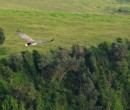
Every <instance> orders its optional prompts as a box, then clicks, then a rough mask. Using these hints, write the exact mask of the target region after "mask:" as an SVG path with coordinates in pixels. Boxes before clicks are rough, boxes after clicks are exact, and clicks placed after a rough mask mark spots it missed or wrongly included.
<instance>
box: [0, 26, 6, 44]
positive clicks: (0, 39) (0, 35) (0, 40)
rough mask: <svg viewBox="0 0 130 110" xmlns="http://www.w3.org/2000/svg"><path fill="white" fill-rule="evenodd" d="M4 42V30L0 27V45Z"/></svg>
mask: <svg viewBox="0 0 130 110" xmlns="http://www.w3.org/2000/svg"><path fill="white" fill-rule="evenodd" d="M4 41H5V35H4V30H3V29H2V28H1V27H0V44H1V45H2V44H3V43H4Z"/></svg>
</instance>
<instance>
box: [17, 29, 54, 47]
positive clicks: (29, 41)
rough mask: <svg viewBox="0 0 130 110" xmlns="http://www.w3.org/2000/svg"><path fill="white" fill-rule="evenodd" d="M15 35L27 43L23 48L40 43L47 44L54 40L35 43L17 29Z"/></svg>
mask: <svg viewBox="0 0 130 110" xmlns="http://www.w3.org/2000/svg"><path fill="white" fill-rule="evenodd" d="M16 33H17V34H18V35H19V36H20V37H21V38H23V39H24V40H26V41H27V43H26V44H25V46H30V45H36V44H41V43H48V42H52V41H53V40H54V39H52V40H49V41H44V40H42V41H36V40H33V39H31V38H30V37H29V36H28V35H26V34H24V33H23V32H21V31H20V30H19V29H17V30H16Z"/></svg>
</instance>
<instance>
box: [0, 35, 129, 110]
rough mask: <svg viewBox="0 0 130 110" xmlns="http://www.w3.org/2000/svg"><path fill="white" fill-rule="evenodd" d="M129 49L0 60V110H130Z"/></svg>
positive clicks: (125, 44)
mask: <svg viewBox="0 0 130 110" xmlns="http://www.w3.org/2000/svg"><path fill="white" fill-rule="evenodd" d="M129 47H130V43H129V41H128V40H124V39H121V38H117V39H116V42H114V43H109V42H103V43H101V44H99V45H98V47H91V48H89V49H88V48H86V47H84V46H79V45H73V46H72V48H71V50H67V49H65V48H62V47H59V48H58V49H57V50H53V51H51V55H48V56H47V55H42V54H41V53H40V52H38V51H37V50H33V52H32V53H31V52H29V51H23V52H21V55H16V54H12V55H10V56H9V57H8V58H3V59H1V60H0V110H7V109H8V110H129V109H130V98H129V95H130V54H129V53H130V49H129Z"/></svg>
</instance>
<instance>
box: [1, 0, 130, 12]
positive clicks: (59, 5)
mask: <svg viewBox="0 0 130 110" xmlns="http://www.w3.org/2000/svg"><path fill="white" fill-rule="evenodd" d="M129 5H130V3H129V0H104V1H103V0H11V1H10V0H0V9H18V10H21V9H22V10H23V9H24V10H46V11H52V12H59V11H60V12H69V13H70V12H71V13H112V12H113V11H117V10H119V9H120V8H121V9H122V8H123V9H126V10H129V9H130V8H129Z"/></svg>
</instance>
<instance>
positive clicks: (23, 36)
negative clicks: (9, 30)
mask: <svg viewBox="0 0 130 110" xmlns="http://www.w3.org/2000/svg"><path fill="white" fill-rule="evenodd" d="M16 33H17V34H18V35H19V36H20V37H21V38H23V39H24V40H26V41H27V42H29V43H31V42H35V40H33V39H31V38H30V37H29V36H28V35H26V34H24V33H23V32H21V31H20V30H19V29H17V30H16Z"/></svg>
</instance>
